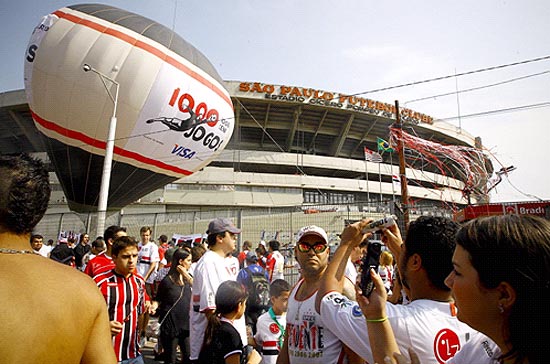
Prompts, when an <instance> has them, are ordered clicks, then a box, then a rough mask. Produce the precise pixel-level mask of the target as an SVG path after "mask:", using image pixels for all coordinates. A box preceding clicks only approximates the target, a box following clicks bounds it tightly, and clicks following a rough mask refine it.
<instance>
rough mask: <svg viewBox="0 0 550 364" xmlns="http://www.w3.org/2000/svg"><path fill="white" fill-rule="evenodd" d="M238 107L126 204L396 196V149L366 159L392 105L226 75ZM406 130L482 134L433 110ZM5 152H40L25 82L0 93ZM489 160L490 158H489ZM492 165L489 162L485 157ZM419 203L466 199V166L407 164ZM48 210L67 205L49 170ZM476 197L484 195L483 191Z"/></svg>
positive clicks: (316, 201) (461, 138)
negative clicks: (165, 177)
mask: <svg viewBox="0 0 550 364" xmlns="http://www.w3.org/2000/svg"><path fill="white" fill-rule="evenodd" d="M225 84H226V87H227V89H228V90H229V93H230V95H231V98H232V101H233V104H234V108H235V129H234V134H233V136H232V139H231V141H230V143H229V144H228V146H227V147H226V149H225V150H224V151H223V152H222V154H221V155H220V156H219V157H218V158H217V159H216V160H214V161H213V162H212V163H210V164H209V165H208V166H207V167H205V168H204V169H202V170H201V171H199V172H196V173H194V174H193V175H191V176H188V177H185V178H182V179H180V180H177V181H175V182H174V183H170V184H168V185H166V186H165V187H164V188H162V189H159V190H156V191H154V192H152V193H150V194H148V195H146V196H143V197H142V198H141V199H139V200H138V201H136V202H135V203H133V204H132V205H131V206H128V209H129V210H130V211H132V210H133V211H159V212H171V211H193V210H196V209H200V208H209V207H210V208H215V207H217V206H223V207H225V208H228V207H229V208H230V207H232V206H233V207H250V208H260V207H262V208H264V207H270V208H276V207H289V206H302V209H303V210H304V211H307V210H308V209H310V208H313V206H320V205H323V206H325V207H324V208H328V209H330V208H331V205H334V206H339V205H342V204H348V205H353V206H356V208H357V209H359V210H360V211H361V210H363V211H364V210H365V209H368V208H369V207H368V206H383V205H388V204H389V203H390V202H391V201H396V200H399V199H400V196H399V194H400V191H399V188H398V187H397V186H396V184H395V183H394V182H392V176H397V175H399V167H398V160H397V155H396V154H393V153H389V152H385V153H381V155H382V158H383V162H382V163H373V162H367V161H365V153H364V148H368V149H369V150H371V151H377V149H378V138H382V139H386V140H387V139H388V133H389V127H390V126H391V125H392V124H393V123H394V122H395V106H394V105H391V104H388V103H384V102H379V101H376V100H371V99H368V98H365V97H362V96H354V95H346V94H343V93H339V92H333V91H325V90H318V89H312V88H307V87H301V86H292V85H274V84H267V83H260V82H245V81H226V82H225ZM400 115H401V120H402V121H403V125H404V128H405V129H407V130H414V134H415V135H416V136H419V137H421V138H424V139H428V140H431V141H435V142H439V143H442V144H445V145H460V146H468V147H480V146H481V140H480V139H479V138H474V137H473V136H472V135H470V134H468V133H467V132H466V131H464V130H463V129H459V128H457V127H455V126H454V125H451V124H449V123H447V122H444V121H438V120H436V119H434V118H433V117H431V116H428V115H425V114H422V113H419V112H416V111H413V110H410V109H406V108H403V109H401V110H400ZM0 120H1V135H0V152H2V153H13V152H20V151H24V152H30V153H41V155H42V156H44V158H47V156H46V154H45V148H44V145H43V141H42V137H41V135H40V133H39V132H38V131H37V129H36V128H35V127H34V123H33V121H32V118H31V115H30V111H29V108H28V105H27V102H26V99H25V93H24V90H18V91H11V92H6V93H2V94H0ZM487 162H488V161H487ZM488 163H489V164H490V162H488ZM406 175H407V179H408V180H409V183H408V191H409V196H410V198H411V201H412V202H413V208H414V207H415V206H421V205H422V204H430V205H433V204H434V203H439V202H442V203H448V204H453V205H458V206H460V205H465V204H466V203H467V200H466V198H465V196H464V195H463V192H462V190H463V187H464V183H463V181H462V180H460V177H457V176H460V173H456V174H454V176H449V175H443V174H440V173H438V171H437V169H436V168H434V167H433V166H431V165H430V164H429V163H425V161H423V160H422V159H419V160H417V161H415V162H414V163H411V164H410V167H409V168H407V171H406ZM52 180H53V181H54V193H53V195H52V201H51V209H50V210H51V211H63V210H66V209H67V206H66V204H64V196H63V192H62V190H61V188H60V186H59V184H58V183H57V184H55V181H56V178H55V175H54V174H53V169H52ZM471 198H472V201H471V202H484V201H485V197H484V196H483V195H473V196H471Z"/></svg>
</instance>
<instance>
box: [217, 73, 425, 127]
mask: <svg viewBox="0 0 550 364" xmlns="http://www.w3.org/2000/svg"><path fill="white" fill-rule="evenodd" d="M228 87H229V89H230V93H231V95H234V96H237V97H239V96H242V97H253V98H262V99H269V100H278V101H287V102H294V103H295V102H298V103H302V104H311V105H319V106H328V107H333V108H337V109H342V110H352V111H359V112H364V113H367V114H370V115H375V116H382V117H386V118H395V105H391V104H387V103H384V102H380V101H375V100H371V99H366V98H364V97H359V96H353V95H345V94H341V93H337V92H329V91H323V90H316V89H312V88H305V87H296V86H286V85H271V84H265V83H260V82H240V83H228ZM399 111H400V115H401V120H402V121H403V122H408V123H411V124H418V123H426V124H433V118H432V117H431V116H428V115H425V114H422V113H419V112H416V111H413V110H410V109H407V108H400V110H399Z"/></svg>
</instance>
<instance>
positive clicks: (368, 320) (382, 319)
mask: <svg viewBox="0 0 550 364" xmlns="http://www.w3.org/2000/svg"><path fill="white" fill-rule="evenodd" d="M387 319H388V316H384V317H381V318H377V319H366V321H367V322H384V321H386V320H387Z"/></svg>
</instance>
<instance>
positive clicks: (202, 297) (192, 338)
mask: <svg viewBox="0 0 550 364" xmlns="http://www.w3.org/2000/svg"><path fill="white" fill-rule="evenodd" d="M227 262H228V260H227V259H225V258H224V257H221V256H220V255H219V254H217V253H215V252H213V251H211V250H208V251H207V252H206V253H204V255H203V256H202V257H201V258H200V259H199V261H198V262H197V265H196V267H195V270H194V272H193V273H194V274H193V287H192V298H191V310H190V314H189V329H190V331H189V342H190V349H191V350H190V358H191V360H195V359H198V357H199V353H200V350H201V347H202V342H203V339H204V332H205V331H206V326H207V324H208V322H207V319H206V315H205V314H204V313H203V312H204V311H205V310H208V309H214V308H216V292H217V290H218V287H219V285H220V284H221V283H222V282H225V281H228V280H235V278H234V276H233V274H232V273H231V269H230V268H229V267H228V266H227ZM233 326H235V328H236V329H237V331H239V334H241V340H242V342H243V343H246V342H248V340H247V337H246V323H245V318H244V315H243V317H241V318H240V319H239V320H235V321H234V323H233Z"/></svg>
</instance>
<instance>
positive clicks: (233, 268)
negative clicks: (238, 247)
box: [225, 255, 240, 281]
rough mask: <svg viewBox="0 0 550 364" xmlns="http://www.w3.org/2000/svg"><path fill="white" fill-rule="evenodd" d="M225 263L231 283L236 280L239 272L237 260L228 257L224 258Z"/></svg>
mask: <svg viewBox="0 0 550 364" xmlns="http://www.w3.org/2000/svg"><path fill="white" fill-rule="evenodd" d="M225 263H226V264H227V267H228V269H229V272H230V273H231V280H233V281H235V280H237V275H238V274H239V270H240V268H239V259H237V258H236V257H234V256H232V255H230V256H228V257H225Z"/></svg>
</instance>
